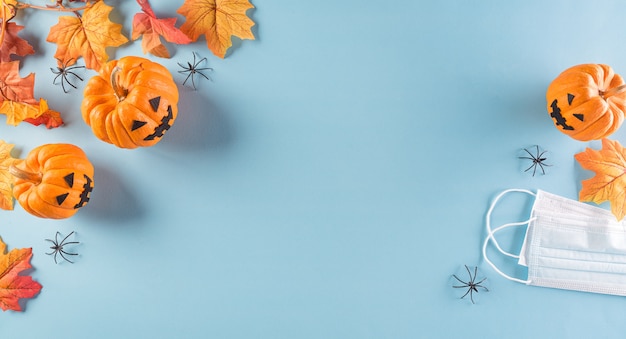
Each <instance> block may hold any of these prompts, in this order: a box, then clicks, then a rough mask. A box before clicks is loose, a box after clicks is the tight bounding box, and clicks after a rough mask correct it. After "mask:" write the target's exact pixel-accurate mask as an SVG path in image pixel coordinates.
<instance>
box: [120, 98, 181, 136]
mask: <svg viewBox="0 0 626 339" xmlns="http://www.w3.org/2000/svg"><path fill="white" fill-rule="evenodd" d="M148 102H149V103H150V107H151V109H152V111H153V112H154V113H158V112H159V103H160V102H161V97H160V96H159V97H155V98H152V99H150V100H148ZM166 112H167V114H166V115H164V116H163V117H162V118H161V121H160V123H159V124H158V125H156V127H154V128H152V130H150V129H149V127H151V126H148V132H145V130H144V129H141V128H142V127H144V126H146V125H147V124H148V122H147V121H144V120H133V122H132V125H131V127H130V131H131V132H134V131H137V130H139V129H141V130H140V131H137V133H140V134H142V135H145V134H146V133H148V134H147V135H146V136H145V137H144V138H143V140H144V141H153V140H156V139H158V138H161V137H162V136H163V135H164V134H165V132H166V131H167V130H168V129H170V127H172V121H173V120H174V114H173V112H172V105H168V106H167V110H166ZM150 131H151V133H150Z"/></svg>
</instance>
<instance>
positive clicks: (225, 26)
mask: <svg viewBox="0 0 626 339" xmlns="http://www.w3.org/2000/svg"><path fill="white" fill-rule="evenodd" d="M250 8H254V6H253V5H252V4H251V3H250V2H249V1H248V0H186V1H185V2H184V3H183V5H182V6H181V7H180V8H179V9H178V11H177V12H178V13H179V14H181V15H182V16H184V17H185V19H186V20H185V23H183V25H182V26H180V30H181V31H183V33H185V34H187V36H188V37H189V38H191V40H192V41H196V40H198V37H199V36H200V35H203V34H204V35H205V36H206V41H207V45H208V47H209V49H210V50H211V52H213V54H215V55H216V56H218V57H220V58H222V59H223V58H224V57H225V56H226V51H227V50H228V49H229V48H230V46H232V41H231V37H232V36H236V37H238V38H240V39H249V40H254V34H252V26H254V21H252V20H251V19H250V18H248V16H247V15H246V11H247V10H248V9H250Z"/></svg>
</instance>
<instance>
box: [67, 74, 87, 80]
mask: <svg viewBox="0 0 626 339" xmlns="http://www.w3.org/2000/svg"><path fill="white" fill-rule="evenodd" d="M67 74H71V75H73V76H75V77H77V78H78V79H79V80H80V81H83V78H81V77H80V76H79V75H78V74H76V73H74V72H67Z"/></svg>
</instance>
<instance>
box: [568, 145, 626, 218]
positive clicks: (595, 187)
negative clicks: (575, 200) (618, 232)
mask: <svg viewBox="0 0 626 339" xmlns="http://www.w3.org/2000/svg"><path fill="white" fill-rule="evenodd" d="M574 158H575V159H576V160H577V161H578V162H579V163H580V166H581V167H582V168H584V169H587V170H590V171H594V172H595V176H594V177H593V178H591V179H586V180H583V181H582V188H581V190H580V192H579V200H580V201H591V202H594V203H596V204H601V203H603V202H605V201H609V202H610V204H611V212H613V215H615V217H616V218H617V220H622V219H623V218H624V216H626V148H624V147H622V145H621V144H620V143H619V142H617V141H613V140H610V139H606V138H604V139H602V149H601V150H599V151H596V150H593V149H591V148H587V149H585V151H584V152H580V153H577V154H575V155H574Z"/></svg>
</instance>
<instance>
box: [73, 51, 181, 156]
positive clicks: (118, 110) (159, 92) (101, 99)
mask: <svg viewBox="0 0 626 339" xmlns="http://www.w3.org/2000/svg"><path fill="white" fill-rule="evenodd" d="M83 94H84V99H83V102H82V105H81V111H82V116H83V119H84V120H85V122H86V123H87V124H88V125H89V126H91V129H92V131H93V132H94V134H95V135H96V136H97V137H98V138H99V139H101V140H103V141H106V142H108V143H111V144H114V145H116V146H118V147H122V148H136V147H146V146H152V145H154V144H156V143H157V142H159V141H160V140H161V138H162V137H163V135H165V133H166V132H167V131H168V130H169V129H170V127H171V126H172V124H173V123H174V121H175V120H176V116H177V113H178V108H177V104H178V88H177V87H176V84H175V83H174V80H173V78H172V76H171V74H170V73H169V71H168V70H167V69H166V68H165V67H163V66H161V65H160V64H157V63H155V62H152V61H150V60H148V59H144V58H140V57H134V56H128V57H124V58H121V59H120V60H113V61H110V62H108V63H107V64H105V65H104V67H103V68H102V69H101V71H100V74H98V75H96V76H94V77H93V78H91V79H90V80H89V82H88V83H87V85H86V86H85V91H84V93H83Z"/></svg>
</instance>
